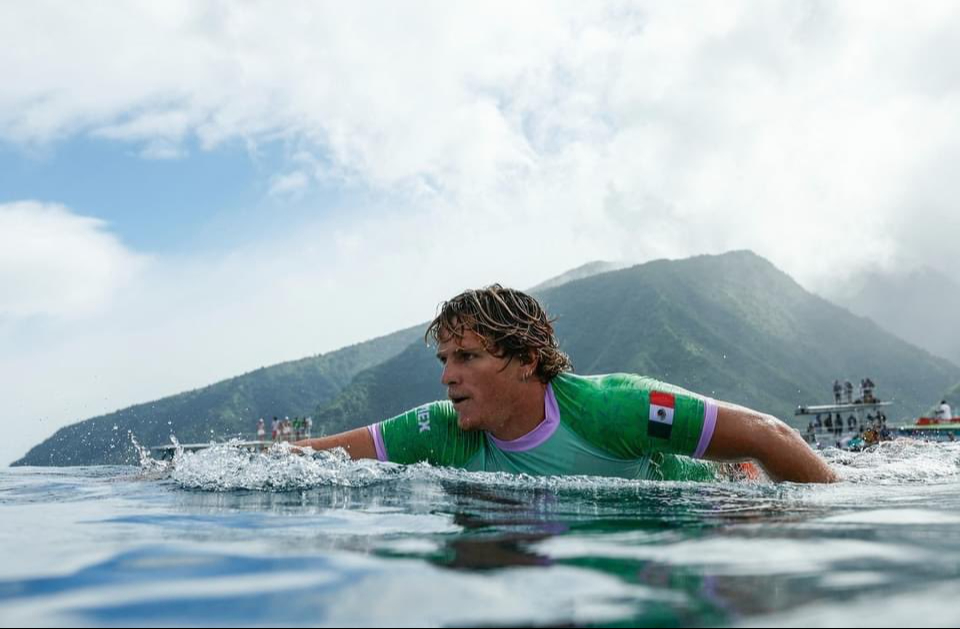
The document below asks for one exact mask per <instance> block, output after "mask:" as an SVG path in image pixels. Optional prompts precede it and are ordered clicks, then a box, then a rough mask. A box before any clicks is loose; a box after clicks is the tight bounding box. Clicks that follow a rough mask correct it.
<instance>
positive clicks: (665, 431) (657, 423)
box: [647, 391, 676, 439]
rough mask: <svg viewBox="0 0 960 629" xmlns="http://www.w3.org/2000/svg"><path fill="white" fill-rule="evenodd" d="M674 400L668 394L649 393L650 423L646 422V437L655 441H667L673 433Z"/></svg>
mask: <svg viewBox="0 0 960 629" xmlns="http://www.w3.org/2000/svg"><path fill="white" fill-rule="evenodd" d="M675 406H676V399H675V398H674V397H673V395H671V394H669V393H661V392H660V391H651V392H650V421H648V422H647V435H649V436H650V437H656V438H657V439H669V438H670V433H671V431H673V409H674V407H675Z"/></svg>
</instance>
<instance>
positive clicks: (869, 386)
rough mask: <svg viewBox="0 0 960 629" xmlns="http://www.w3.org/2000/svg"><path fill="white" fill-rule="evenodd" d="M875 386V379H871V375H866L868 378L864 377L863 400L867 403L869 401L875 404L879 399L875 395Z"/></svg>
mask: <svg viewBox="0 0 960 629" xmlns="http://www.w3.org/2000/svg"><path fill="white" fill-rule="evenodd" d="M874 386H875V385H874V384H873V380H871V379H870V378H869V377H866V378H864V379H863V384H862V388H863V391H862V397H863V401H864V402H865V403H867V404H873V403H874V402H876V401H877V398H875V397H874V396H873V388H874Z"/></svg>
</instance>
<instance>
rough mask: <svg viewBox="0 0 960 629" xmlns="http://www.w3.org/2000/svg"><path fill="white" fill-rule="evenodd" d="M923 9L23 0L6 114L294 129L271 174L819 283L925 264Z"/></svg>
mask: <svg viewBox="0 0 960 629" xmlns="http://www.w3.org/2000/svg"><path fill="white" fill-rule="evenodd" d="M901 9H902V7H901V6H900V5H897V4H888V3H844V4H842V5H836V4H832V3H820V2H787V3H766V4H764V5H762V6H757V5H756V4H755V3H736V4H733V5H730V4H725V5H724V6H723V7H704V6H702V5H695V6H694V5H690V4H687V3H670V4H669V5H664V4H663V3H638V4H630V5H625V4H621V3H604V4H591V5H577V4H561V5H557V4H555V3H548V4H538V3H525V4H524V5H521V6H516V5H510V4H504V5H496V4H494V5H483V6H469V7H464V6H454V5H450V6H446V5H436V4H421V5H416V4H415V5H408V6H404V7H403V9H402V10H401V9H400V8H396V7H389V6H384V5H371V6H356V7H350V8H344V7H340V6H337V7H333V6H327V5H303V6H297V7H287V8H286V10H284V11H277V10H276V9H275V7H274V6H273V5H271V4H269V3H260V2H252V3H244V4H240V5H236V4H217V3H214V4H200V5H198V4H196V3H164V5H163V6H162V7H161V6H158V5H156V4H155V3H129V4H124V5H123V6H118V7H111V8H110V9H105V8H103V7H100V6H99V5H97V4H95V3H94V4H85V3H82V2H79V3H71V6H70V7H69V8H67V9H64V8H63V7H60V6H59V5H50V4H44V3H30V4H17V5H12V4H8V5H4V6H3V7H2V8H0V13H3V14H5V15H0V24H4V25H6V26H4V27H0V29H3V31H2V33H0V34H2V35H3V36H4V38H5V41H8V42H10V45H8V46H5V47H4V49H3V51H2V52H0V62H2V63H3V65H4V67H7V68H12V69H13V75H12V76H10V77H9V78H8V80H7V83H6V86H5V89H4V91H3V93H2V94H0V137H4V138H6V139H7V140H8V141H13V142H19V143H27V144H30V143H37V142H41V143H42V142H50V141H53V140H55V139H56V138H60V137H64V136H68V135H71V134H77V133H86V134H91V135H95V136H98V137H108V138H111V139H116V140H121V141H126V142H133V143H139V144H140V145H141V153H142V154H143V155H144V156H145V157H150V158H177V157H179V156H183V155H185V154H186V149H184V148H183V143H184V142H185V141H186V140H196V141H198V142H199V143H200V145H201V146H202V147H205V148H211V147H214V146H217V145H219V144H221V143H224V142H229V141H235V140H240V141H243V142H246V143H253V144H254V145H256V144H257V143H260V142H269V141H273V140H276V139H284V140H285V141H287V142H289V144H290V146H291V151H290V155H289V162H290V163H289V166H288V167H285V168H283V170H282V171H281V172H279V173H277V174H275V176H274V178H273V181H272V183H271V185H270V186H269V190H270V192H271V193H272V194H293V195H294V196H296V195H298V194H301V193H302V191H303V190H305V189H306V187H307V186H308V185H311V183H312V182H321V181H324V180H327V181H329V180H330V179H333V180H335V181H338V182H343V183H345V184H347V185H353V186H359V187H361V188H367V189H372V190H376V191H379V192H380V193H383V194H386V195H390V197H391V198H392V199H393V201H392V203H391V204H392V205H404V206H422V205H423V204H424V203H430V204H435V205H434V206H435V207H440V206H446V207H451V208H455V209H457V210H462V209H463V208H466V207H471V208H472V211H474V210H476V209H477V208H478V206H479V207H480V208H481V209H482V210H483V212H484V213H486V212H489V211H492V210H491V209H490V204H491V203H494V202H496V203H504V204H507V205H508V206H509V207H510V208H511V212H512V213H513V214H514V215H515V216H521V217H525V218H526V219H529V218H531V217H536V216H543V214H542V211H541V208H539V207H538V206H537V204H538V203H540V202H543V201H545V198H546V197H551V201H550V203H551V209H550V211H549V213H548V214H549V218H548V220H551V221H556V222H560V223H566V224H567V225H568V227H569V228H581V227H584V226H585V227H586V228H587V229H588V230H589V231H591V232H594V233H597V234H609V235H612V236H613V237H614V240H615V244H614V245H613V248H615V249H616V250H617V251H622V252H623V253H624V254H626V255H628V256H631V257H634V258H636V259H647V258H650V257H656V256H660V255H674V256H680V255H687V254H693V253H698V252H700V251H703V250H723V249H728V248H740V247H750V248H753V249H756V250H758V251H759V252H761V253H764V254H766V255H768V256H770V257H771V258H772V259H774V261H776V262H778V263H780V264H782V265H783V266H785V267H786V268H787V269H788V270H789V271H791V272H792V273H794V274H795V275H797V276H798V277H799V278H801V279H803V280H804V281H807V282H808V283H812V284H816V283H817V282H820V281H824V280H825V278H828V277H830V276H831V275H833V274H835V273H837V272H841V273H847V272H852V270H853V269H856V268H858V267H860V266H864V265H866V264H868V263H869V264H876V263H877V262H878V261H879V263H881V264H887V265H892V264H900V263H902V262H903V261H904V260H910V261H913V262H919V261H920V260H918V259H917V258H918V257H923V256H922V255H918V249H917V248H916V247H915V245H914V244H913V243H912V242H903V241H901V240H900V239H898V238H896V237H895V234H896V233H897V232H896V230H895V227H896V226H897V225H899V224H901V223H902V217H903V216H904V215H905V214H907V213H908V212H911V213H916V212H917V211H919V212H921V214H920V216H918V217H917V220H915V221H914V222H915V223H916V222H920V223H923V222H925V221H930V222H935V223H936V222H937V221H940V220H941V218H942V213H943V212H942V210H931V211H930V213H929V214H923V212H924V209H923V208H924V207H932V206H927V205H920V204H918V203H916V199H915V197H914V196H912V192H913V191H915V190H917V189H918V188H919V185H920V182H923V181H926V180H928V179H929V170H930V169H931V168H936V165H937V164H938V163H942V161H943V160H944V158H945V157H946V156H948V155H949V154H951V147H952V146H955V145H956V144H957V131H958V130H957V125H956V123H954V121H953V119H954V116H953V115H952V112H954V111H956V105H957V102H956V101H957V94H958V87H960V63H956V62H953V61H952V60H954V59H958V58H960V54H958V53H960V50H958V49H957V48H958V44H956V43H955V38H952V37H950V36H949V33H952V32H955V29H956V27H958V26H960V17H958V16H960V12H958V11H957V10H956V8H955V7H954V6H953V4H952V3H949V2H931V3H924V4H923V6H921V7H911V8H910V19H909V20H905V19H902V15H903V11H902V10H901ZM91 11H94V12H95V13H97V14H98V19H96V20H90V19H86V17H88V14H89V13H90V12H91ZM78 14H83V15H84V16H85V19H83V20H80V19H78ZM25 23H26V24H31V23H32V24H43V25H44V32H45V34H46V36H45V37H43V38H37V37H36V35H35V33H34V32H33V31H32V30H31V29H30V28H23V27H22V25H23V24H25ZM78 23H80V24H83V25H84V26H83V27H82V28H77V26H76V25H77V24H78ZM28 44H29V45H28ZM304 155H311V156H315V157H313V158H312V159H314V160H315V161H316V162H317V166H316V170H314V171H311V168H310V167H309V164H305V163H304V161H303V156H304ZM954 185H955V184H954V182H952V181H950V179H949V178H948V179H945V180H942V181H940V182H939V183H938V184H937V186H938V188H940V189H942V195H941V196H942V197H944V198H949V196H950V195H951V194H953V193H955V192H956V190H955V188H954ZM551 191H555V192H556V194H553V193H552V192H551ZM918 208H919V210H918ZM811 246H815V247H816V248H817V254H816V255H811ZM945 264H946V265H947V266H950V268H945V267H944V265H945ZM939 266H940V267H941V268H944V270H947V271H957V270H960V269H957V264H956V263H949V262H944V261H942V260H941V261H940V263H939Z"/></svg>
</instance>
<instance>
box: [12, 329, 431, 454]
mask: <svg viewBox="0 0 960 629" xmlns="http://www.w3.org/2000/svg"><path fill="white" fill-rule="evenodd" d="M420 335H422V330H421V329H420V328H408V329H406V330H401V331H399V332H394V333H393V334H390V335H388V336H384V337H381V338H377V339H373V340H371V341H366V342H364V343H360V344H357V345H352V346H350V347H345V348H343V349H340V350H337V351H335V352H330V353H328V354H323V355H319V356H313V357H310V358H304V359H301V360H295V361H291V362H286V363H281V364H279V365H274V366H272V367H265V368H261V369H257V370H255V371H251V372H250V373H246V374H243V375H241V376H237V377H235V378H231V379H229V380H224V381H222V382H218V383H216V384H212V385H210V386H208V387H204V388H201V389H196V390H194V391H188V392H186V393H181V394H178V395H174V396H171V397H167V398H163V399H160V400H157V401H154V402H148V403H146V404H138V405H136V406H131V407H129V408H125V409H123V410H119V411H116V412H114V413H110V414H107V415H101V416H99V417H94V418H92V419H88V420H85V421H81V422H79V423H76V424H72V425H70V426H65V427H64V428H61V429H60V430H58V431H57V432H56V433H55V434H54V435H53V436H52V437H50V438H49V439H47V440H46V441H44V442H43V443H41V444H40V445H38V446H36V447H34V448H32V449H31V450H30V451H29V452H28V453H27V454H26V456H24V457H23V458H22V459H20V460H18V461H16V462H14V463H13V465H103V464H123V463H130V462H134V461H136V460H137V459H136V453H135V452H134V450H133V447H132V446H131V444H130V438H129V437H128V432H133V434H134V435H135V436H136V437H137V440H138V441H139V442H140V443H141V444H144V445H148V446H150V445H158V444H166V443H169V437H170V435H171V434H175V435H176V436H177V438H178V439H179V440H180V441H181V442H182V443H191V442H207V441H210V440H211V439H216V440H222V439H226V438H229V437H234V436H242V437H245V438H252V437H253V431H254V428H255V422H256V420H257V418H259V417H263V418H265V419H266V421H267V428H268V430H269V425H270V423H269V422H270V419H271V418H272V417H273V416H275V415H276V416H279V417H283V416H286V415H289V416H290V417H295V416H298V415H299V416H304V415H308V414H310V413H311V412H312V411H313V409H314V408H316V407H317V405H318V404H320V405H325V404H326V403H327V402H329V401H331V400H333V399H334V398H335V397H336V395H337V393H339V392H340V391H341V390H342V389H343V388H344V387H345V386H346V385H347V384H348V383H350V382H351V381H352V380H353V377H354V376H355V375H356V374H358V373H366V370H367V369H369V368H370V367H371V366H374V365H377V364H380V363H382V362H384V361H385V360H387V359H389V358H390V357H392V356H394V355H395V354H397V353H399V352H401V351H403V349H404V348H405V347H407V346H409V345H410V344H411V343H412V342H413V341H414V339H416V338H419V337H420Z"/></svg>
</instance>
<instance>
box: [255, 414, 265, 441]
mask: <svg viewBox="0 0 960 629" xmlns="http://www.w3.org/2000/svg"><path fill="white" fill-rule="evenodd" d="M266 436H267V426H266V424H264V423H263V418H262V417H261V418H260V421H258V422H257V441H263V440H264V439H265V438H266Z"/></svg>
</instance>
